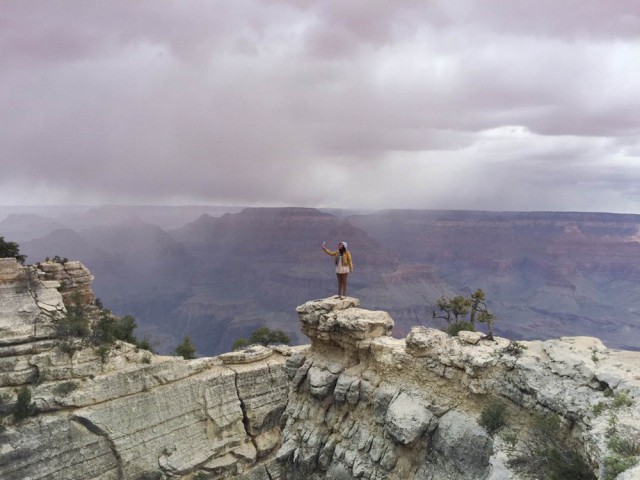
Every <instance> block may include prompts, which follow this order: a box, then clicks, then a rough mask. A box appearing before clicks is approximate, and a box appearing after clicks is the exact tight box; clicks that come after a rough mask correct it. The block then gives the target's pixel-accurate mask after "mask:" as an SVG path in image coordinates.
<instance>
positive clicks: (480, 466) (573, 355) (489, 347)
mask: <svg viewBox="0 0 640 480" xmlns="http://www.w3.org/2000/svg"><path fill="white" fill-rule="evenodd" d="M298 314H299V316H300V321H301V325H302V330H303V332H304V333H305V334H307V335H308V336H309V337H310V338H311V341H312V346H311V348H310V349H309V350H307V351H305V352H300V353H298V354H296V355H294V356H293V357H291V358H290V359H289V360H288V361H287V365H288V371H289V376H290V378H291V381H292V384H291V393H290V399H289V402H288V405H287V409H286V411H285V413H284V416H283V425H284V427H283V431H282V442H283V445H282V447H281V448H280V450H279V452H278V459H279V460H280V461H281V462H282V465H283V466H284V467H285V473H284V475H285V476H286V478H318V479H320V478H334V479H335V478H337V479H340V478H344V479H347V478H368V479H385V478H393V479H406V478H412V479H424V480H427V479H433V480H435V479H440V480H443V479H452V480H453V479H456V480H459V479H493V480H497V479H511V478H524V477H520V476H519V473H518V472H517V471H516V470H513V469H511V468H510V467H508V466H507V461H508V459H509V458H508V455H507V450H508V448H507V447H506V446H505V442H504V439H503V438H502V437H501V435H496V436H491V435H489V434H488V433H487V432H486V430H485V429H484V428H482V427H481V426H480V425H479V424H478V419H479V417H480V412H481V411H482V409H483V407H484V406H485V405H487V404H488V403H489V402H491V401H494V400H497V399H500V400H501V401H502V402H504V404H505V406H506V408H507V409H508V411H509V419H510V421H507V426H508V427H509V428H505V430H506V431H508V432H509V433H512V434H517V435H520V437H521V438H524V437H526V435H527V432H528V429H527V422H528V420H529V419H530V418H531V416H532V414H534V413H536V412H537V413H538V414H540V415H541V416H542V415H544V416H545V417H543V418H551V417H552V416H557V418H559V419H560V420H561V422H562V425H563V430H564V432H565V441H566V442H567V444H568V445H572V446H573V448H574V450H575V451H577V452H578V453H579V454H580V455H582V456H583V457H584V459H585V460H586V463H587V464H588V465H589V466H590V468H591V470H592V471H593V472H594V473H595V474H596V475H604V466H603V465H604V459H605V457H606V456H607V455H608V454H609V453H610V452H608V451H607V445H606V443H607V438H608V435H607V433H606V432H607V429H608V428H611V416H610V415H609V416H607V415H606V414H597V410H598V408H597V406H598V405H599V404H600V405H601V406H605V405H608V404H607V403H606V402H607V401H608V399H609V398H611V397H612V396H615V395H616V394H617V393H621V394H622V395H621V396H619V397H618V398H624V399H630V405H627V407H626V408H621V409H620V410H619V411H618V410H616V413H615V415H616V422H617V426H619V428H622V427H621V426H624V429H625V435H628V436H630V438H636V439H638V438H639V435H640V405H638V403H640V371H639V370H638V368H637V365H639V364H640V362H639V361H640V355H639V354H638V353H637V352H626V351H617V350H610V349H607V348H606V347H605V346H604V345H603V344H602V343H601V342H600V341H599V340H597V339H594V338H586V337H573V338H560V339H556V340H548V341H544V342H520V344H519V345H515V344H513V343H511V342H509V341H508V340H505V339H500V338H498V339H496V341H488V340H485V339H483V338H482V337H483V335H482V334H481V333H476V332H461V334H460V335H459V336H458V337H449V336H448V335H447V334H446V333H444V332H441V331H438V330H434V329H428V328H424V327H415V328H413V329H412V330H411V332H410V334H409V335H408V336H407V338H405V339H401V340H397V339H393V338H391V337H390V336H388V334H389V332H390V330H391V327H392V325H393V321H392V320H391V318H390V317H389V316H388V314H386V313H385V312H371V311H367V310H363V309H360V308H358V301H357V300H355V299H346V300H339V299H335V298H332V299H324V300H317V301H312V302H308V303H306V304H304V305H302V306H300V307H299V308H298ZM509 423H510V424H511V425H509ZM611 435H612V433H611V431H609V436H611ZM505 437H506V435H505ZM550 440H551V439H550ZM619 478H640V467H635V469H632V470H628V471H627V472H626V473H624V474H623V475H622V476H620V477H619Z"/></svg>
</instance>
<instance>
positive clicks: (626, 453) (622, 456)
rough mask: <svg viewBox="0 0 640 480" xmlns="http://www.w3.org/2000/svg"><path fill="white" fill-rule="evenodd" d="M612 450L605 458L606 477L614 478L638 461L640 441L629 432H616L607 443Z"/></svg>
mask: <svg viewBox="0 0 640 480" xmlns="http://www.w3.org/2000/svg"><path fill="white" fill-rule="evenodd" d="M607 446H608V447H609V450H610V451H611V452H612V454H611V455H608V456H607V457H605V459H604V478H605V479H606V480H613V479H614V478H616V477H617V476H618V475H619V474H620V473H622V472H624V471H625V470H628V469H629V468H631V467H633V466H634V465H635V464H636V463H638V456H640V441H639V440H638V439H637V438H632V437H631V435H629V434H623V435H619V434H616V435H614V436H612V437H611V438H610V439H609V442H608V443H607Z"/></svg>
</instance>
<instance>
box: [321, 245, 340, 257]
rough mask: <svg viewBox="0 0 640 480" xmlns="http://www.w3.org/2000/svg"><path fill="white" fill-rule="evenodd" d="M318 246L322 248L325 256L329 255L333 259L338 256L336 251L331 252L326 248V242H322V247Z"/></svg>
mask: <svg viewBox="0 0 640 480" xmlns="http://www.w3.org/2000/svg"><path fill="white" fill-rule="evenodd" d="M320 246H321V247H322V250H324V253H326V254H327V255H331V256H332V257H335V256H336V255H337V254H338V252H337V251H336V252H332V251H331V250H329V249H328V248H327V244H326V242H322V245H320Z"/></svg>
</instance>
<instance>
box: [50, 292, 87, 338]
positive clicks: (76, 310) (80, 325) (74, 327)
mask: <svg viewBox="0 0 640 480" xmlns="http://www.w3.org/2000/svg"><path fill="white" fill-rule="evenodd" d="M89 333H91V330H90V329H89V318H88V317H87V315H86V312H85V309H84V305H83V304H82V299H81V297H80V294H79V293H76V294H75V295H74V296H73V304H72V305H71V306H69V307H67V316H66V317H65V318H63V319H60V320H58V321H57V322H56V334H57V335H58V336H59V337H61V338H64V339H68V338H69V337H78V338H85V337H88V336H89Z"/></svg>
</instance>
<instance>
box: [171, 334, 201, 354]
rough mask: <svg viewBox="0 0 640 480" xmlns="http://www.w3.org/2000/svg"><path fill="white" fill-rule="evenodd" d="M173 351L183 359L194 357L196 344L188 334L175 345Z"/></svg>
mask: <svg viewBox="0 0 640 480" xmlns="http://www.w3.org/2000/svg"><path fill="white" fill-rule="evenodd" d="M175 353H176V355H178V356H180V357H182V358H184V359H185V360H192V359H194V358H196V346H195V345H194V344H193V340H191V337H190V336H189V335H187V336H186V337H184V339H183V340H182V343H181V344H180V345H178V346H177V347H176V350H175Z"/></svg>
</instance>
